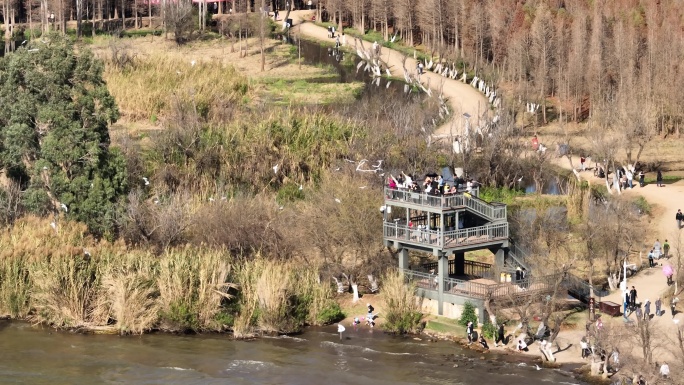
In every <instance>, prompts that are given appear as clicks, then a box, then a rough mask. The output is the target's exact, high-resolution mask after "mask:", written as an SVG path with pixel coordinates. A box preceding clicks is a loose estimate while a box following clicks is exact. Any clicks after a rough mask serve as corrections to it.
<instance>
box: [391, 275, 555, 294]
mask: <svg viewBox="0 0 684 385" xmlns="http://www.w3.org/2000/svg"><path fill="white" fill-rule="evenodd" d="M402 272H403V274H404V279H405V280H406V282H413V283H415V284H416V287H419V288H421V289H424V290H431V291H437V290H438V289H439V286H438V283H439V278H438V277H437V275H436V274H430V273H424V272H419V271H414V270H408V269H403V270H402ZM558 279H560V273H555V274H549V275H545V276H541V277H532V278H527V279H524V280H521V281H518V282H504V283H484V282H474V281H472V280H464V279H455V278H445V279H444V281H443V285H444V292H445V293H451V294H457V295H461V296H464V297H470V298H477V299H484V298H487V297H490V298H492V299H496V298H505V297H514V296H516V295H530V294H534V293H540V292H549V291H551V290H553V288H554V285H555V284H556V283H557V282H558Z"/></svg>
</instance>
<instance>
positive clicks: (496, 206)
mask: <svg viewBox="0 0 684 385" xmlns="http://www.w3.org/2000/svg"><path fill="white" fill-rule="evenodd" d="M478 196H479V189H478V188H474V189H473V190H472V192H471V193H470V196H468V194H467V193H466V191H459V192H458V193H456V194H446V195H430V194H426V193H417V192H411V191H407V190H402V189H390V188H388V187H385V199H387V200H389V201H399V202H408V203H412V204H415V205H419V206H428V207H432V208H441V209H448V208H454V207H462V206H465V207H467V208H469V209H471V210H472V211H475V212H477V213H479V214H482V215H483V216H485V217H486V218H488V219H490V220H492V221H495V220H505V219H506V215H507V211H506V210H507V209H506V205H505V204H501V203H488V202H486V201H483V200H482V199H480V198H478Z"/></svg>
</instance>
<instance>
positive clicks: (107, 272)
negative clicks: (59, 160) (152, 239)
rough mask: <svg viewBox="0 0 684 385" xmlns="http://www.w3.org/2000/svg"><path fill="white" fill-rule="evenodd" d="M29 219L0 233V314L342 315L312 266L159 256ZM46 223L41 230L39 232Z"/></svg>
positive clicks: (297, 319) (194, 322)
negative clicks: (0, 247)
mask: <svg viewBox="0 0 684 385" xmlns="http://www.w3.org/2000/svg"><path fill="white" fill-rule="evenodd" d="M48 221H49V220H44V219H38V218H33V217H28V218H24V219H21V220H19V221H17V222H16V223H15V225H14V226H13V227H9V228H6V229H4V230H3V231H2V232H0V242H1V244H2V245H3V246H4V247H3V248H2V249H1V250H0V311H2V312H3V313H4V314H7V315H10V316H12V317H15V318H24V319H30V320H32V321H35V322H40V323H45V324H49V325H52V326H55V327H61V328H80V327H84V328H98V329H99V328H102V327H106V328H108V329H110V330H112V331H117V332H118V333H120V334H140V333H144V332H147V331H150V330H158V329H161V330H169V331H189V330H190V331H223V330H226V329H229V328H231V327H232V329H233V331H234V334H235V336H236V337H239V338H242V337H250V336H253V335H255V334H256V333H259V332H264V333H290V332H295V331H298V330H300V329H301V327H302V326H304V325H305V324H313V325H319V324H322V323H328V322H332V321H334V320H336V319H338V318H339V317H340V314H341V313H340V310H339V306H338V305H337V303H336V302H335V301H334V297H333V291H332V287H331V286H330V284H327V283H323V284H321V283H320V281H319V278H318V270H319V266H317V265H315V264H313V265H312V264H306V263H301V262H295V261H287V260H275V259H272V258H267V257H265V256H263V255H260V254H257V255H256V257H254V258H249V259H247V258H237V257H234V256H233V255H231V254H230V253H229V252H227V251H226V250H224V249H216V248H208V247H204V246H201V247H192V246H185V247H182V248H169V249H167V250H166V251H165V252H164V253H163V254H161V255H156V254H155V253H154V252H153V250H152V249H150V250H145V249H140V248H138V249H129V248H127V247H126V246H125V245H123V244H122V243H110V242H107V241H97V240H95V239H92V238H91V237H89V236H87V235H86V234H87V228H86V227H85V226H83V225H80V224H77V223H72V222H59V224H58V225H57V226H56V230H55V229H53V228H52V227H51V226H50V224H49V222H48ZM45 228H47V229H48V230H45Z"/></svg>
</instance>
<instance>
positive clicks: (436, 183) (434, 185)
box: [387, 171, 478, 196]
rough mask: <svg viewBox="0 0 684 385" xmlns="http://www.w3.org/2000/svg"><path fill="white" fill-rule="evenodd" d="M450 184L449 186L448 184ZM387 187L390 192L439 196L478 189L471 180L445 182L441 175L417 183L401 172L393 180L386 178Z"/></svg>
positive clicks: (426, 177) (476, 184)
mask: <svg viewBox="0 0 684 385" xmlns="http://www.w3.org/2000/svg"><path fill="white" fill-rule="evenodd" d="M449 183H451V184H449ZM387 187H389V188H390V189H392V190H406V191H411V192H416V193H422V192H424V193H426V194H428V195H434V196H440V195H449V194H457V193H460V192H466V193H472V192H473V189H475V188H476V187H478V183H477V182H476V181H474V180H473V179H472V178H459V177H457V178H454V180H453V181H451V182H449V181H446V180H445V179H444V178H443V177H442V175H437V174H428V175H426V176H425V179H423V182H422V183H420V184H419V183H418V181H417V180H416V178H415V176H410V175H406V174H405V173H404V172H403V171H402V172H401V174H400V175H399V176H398V177H397V178H395V177H394V176H393V175H390V176H389V178H387Z"/></svg>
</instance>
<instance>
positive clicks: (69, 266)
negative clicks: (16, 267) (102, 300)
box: [31, 251, 100, 327]
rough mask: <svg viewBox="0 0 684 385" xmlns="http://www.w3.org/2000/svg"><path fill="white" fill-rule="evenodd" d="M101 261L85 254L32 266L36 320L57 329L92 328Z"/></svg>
mask: <svg viewBox="0 0 684 385" xmlns="http://www.w3.org/2000/svg"><path fill="white" fill-rule="evenodd" d="M97 270H98V262H97V260H96V259H95V258H91V257H88V256H86V255H84V254H83V252H82V251H81V252H80V253H78V254H71V255H53V256H49V257H45V258H43V259H42V260H40V261H37V262H35V263H34V264H33V265H32V266H31V281H32V282H33V287H32V290H31V304H32V305H33V307H35V309H36V312H35V315H34V316H33V318H34V319H35V320H36V321H39V322H45V323H50V324H52V325H54V326H56V327H81V326H88V325H92V323H93V322H92V321H93V319H92V317H91V315H92V314H93V313H94V310H95V305H96V301H97V294H98V290H99V284H100V282H99V276H98V274H97Z"/></svg>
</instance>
